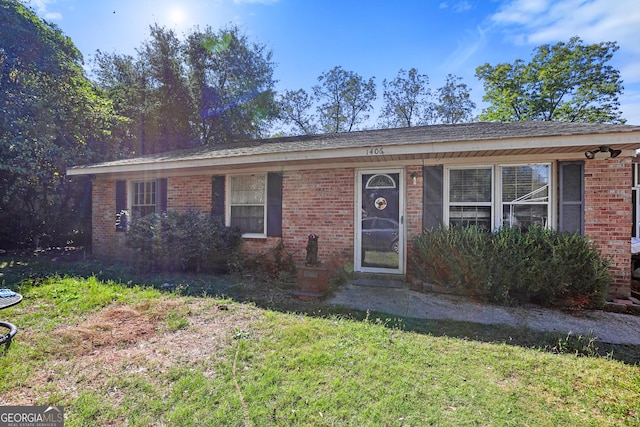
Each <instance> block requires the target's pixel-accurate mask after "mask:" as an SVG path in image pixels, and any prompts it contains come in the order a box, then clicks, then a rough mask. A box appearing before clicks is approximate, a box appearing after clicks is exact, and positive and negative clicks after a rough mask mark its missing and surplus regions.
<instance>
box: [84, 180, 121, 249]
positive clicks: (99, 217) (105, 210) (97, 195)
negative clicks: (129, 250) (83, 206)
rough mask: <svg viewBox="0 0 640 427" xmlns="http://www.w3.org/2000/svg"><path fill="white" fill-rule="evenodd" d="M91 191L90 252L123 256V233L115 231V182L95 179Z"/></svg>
mask: <svg viewBox="0 0 640 427" xmlns="http://www.w3.org/2000/svg"><path fill="white" fill-rule="evenodd" d="M92 192H93V193H92V201H91V203H92V209H91V229H92V232H91V246H92V252H93V254H94V255H97V256H100V257H104V258H118V257H120V258H124V257H125V256H126V255H125V254H124V251H125V246H124V243H125V233H118V232H116V183H115V181H102V180H96V181H94V182H93V189H92ZM119 255H121V256H119Z"/></svg>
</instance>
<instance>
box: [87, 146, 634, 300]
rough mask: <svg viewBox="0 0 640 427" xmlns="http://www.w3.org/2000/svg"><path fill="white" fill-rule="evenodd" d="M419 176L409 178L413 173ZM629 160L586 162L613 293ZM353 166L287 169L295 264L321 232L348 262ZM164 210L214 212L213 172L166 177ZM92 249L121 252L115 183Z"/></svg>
mask: <svg viewBox="0 0 640 427" xmlns="http://www.w3.org/2000/svg"><path fill="white" fill-rule="evenodd" d="M414 173H415V175H416V183H415V184H414V183H413V177H412V174H414ZM631 180H632V170H631V159H630V158H615V159H611V158H605V159H594V160H588V161H586V162H585V204H586V206H587V208H586V212H585V234H586V235H587V236H590V237H591V238H593V240H594V241H595V242H596V243H597V244H598V246H599V248H600V251H601V252H602V254H603V255H604V256H606V257H611V258H612V267H611V271H612V273H613V276H614V283H613V284H612V285H611V287H610V293H611V295H613V296H618V297H628V296H629V295H630V290H631V254H630V248H629V245H630V239H631V224H632V204H631V191H630V189H631ZM354 183H355V169H353V168H347V169H321V170H309V171H293V172H286V173H284V176H283V201H282V223H283V224H282V240H283V242H284V244H285V250H286V252H287V253H291V254H293V256H294V259H295V261H296V262H297V263H302V262H304V258H305V255H306V250H305V248H306V245H307V236H308V235H309V234H310V233H315V234H317V235H318V236H319V245H318V248H319V251H318V258H319V259H320V261H322V262H323V263H325V264H326V265H328V266H330V267H331V268H332V269H338V268H341V267H343V266H344V264H345V263H349V262H353V254H354V227H355V224H354V221H355V219H354V200H355V196H356V195H355V188H354ZM406 196H407V197H406V215H405V224H406V229H407V236H406V242H407V260H408V262H407V264H408V265H407V269H408V270H409V271H408V272H409V274H410V273H411V262H410V260H411V242H412V240H413V238H414V237H415V236H416V235H418V234H420V233H421V232H422V167H421V166H408V167H407V168H406ZM167 208H168V209H176V210H179V211H184V210H187V209H189V208H193V209H198V210H201V211H204V212H208V211H210V209H211V176H204V175H203V176H187V177H170V178H169V179H168V182H167ZM92 228H93V236H92V239H93V252H94V254H96V255H98V256H102V257H118V256H120V257H124V256H126V248H125V244H124V243H125V238H126V234H125V233H118V232H116V231H115V181H103V180H96V181H94V183H93V213H92ZM279 241H280V238H275V237H269V238H267V239H247V240H245V242H244V244H243V250H244V251H245V252H246V253H249V254H258V253H265V252H267V251H270V250H272V249H273V248H275V247H276V245H277V244H278V242H279Z"/></svg>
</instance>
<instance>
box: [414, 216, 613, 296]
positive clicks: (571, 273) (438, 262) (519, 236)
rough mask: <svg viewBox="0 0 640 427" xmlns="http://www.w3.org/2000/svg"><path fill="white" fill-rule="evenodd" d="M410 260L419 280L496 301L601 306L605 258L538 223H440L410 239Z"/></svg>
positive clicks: (581, 240) (589, 246)
mask: <svg viewBox="0 0 640 427" xmlns="http://www.w3.org/2000/svg"><path fill="white" fill-rule="evenodd" d="M413 243H414V246H413V247H414V256H413V259H412V261H413V264H414V266H415V267H416V270H417V271H418V272H420V273H421V274H422V278H423V279H424V280H425V281H428V282H432V283H436V284H439V285H441V286H446V287H448V288H450V289H451V290H454V291H457V292H459V293H463V294H467V295H471V296H474V297H477V298H479V299H482V300H486V301H492V302H497V303H501V304H513V303H522V302H529V301H533V302H536V303H539V304H541V305H550V304H553V303H554V302H557V301H559V300H561V299H565V298H569V299H576V300H581V301H583V302H586V303H587V304H588V305H590V306H596V305H600V304H602V302H603V301H604V296H605V292H606V289H607V286H608V284H609V283H610V281H611V277H610V275H609V271H608V268H609V262H608V261H607V260H603V259H602V257H601V256H600V254H599V252H598V251H597V247H596V246H595V244H593V242H591V241H590V240H589V239H587V238H586V237H584V236H580V235H578V234H568V233H558V232H556V231H554V230H551V229H548V228H543V227H530V228H529V229H527V230H521V229H519V228H515V227H505V228H502V229H500V230H499V231H497V232H496V233H494V234H490V233H488V232H486V231H483V230H480V229H478V228H475V227H470V228H460V227H450V228H445V227H440V228H438V229H435V230H425V231H424V232H423V233H422V235H420V236H417V237H416V238H415V239H414V242H413Z"/></svg>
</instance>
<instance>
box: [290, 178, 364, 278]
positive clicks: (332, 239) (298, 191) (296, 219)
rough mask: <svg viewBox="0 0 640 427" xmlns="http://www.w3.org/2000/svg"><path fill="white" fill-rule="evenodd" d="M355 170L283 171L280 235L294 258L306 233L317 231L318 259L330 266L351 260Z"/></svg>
mask: <svg viewBox="0 0 640 427" xmlns="http://www.w3.org/2000/svg"><path fill="white" fill-rule="evenodd" d="M354 182H355V170H354V169H352V168H349V169H323V170H310V171H299V172H287V173H285V174H284V179H283V183H282V185H283V191H282V196H283V200H282V236H283V240H284V244H285V247H286V248H288V250H289V251H293V252H294V254H295V260H296V262H303V261H304V258H305V256H306V250H305V248H306V246H307V237H308V236H309V234H311V233H315V234H317V235H318V259H319V260H320V261H321V262H323V263H325V264H328V265H329V266H330V267H332V268H340V267H342V266H343V265H344V263H346V262H352V261H353V237H354V200H355V193H354Z"/></svg>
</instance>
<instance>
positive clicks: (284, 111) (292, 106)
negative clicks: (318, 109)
mask: <svg viewBox="0 0 640 427" xmlns="http://www.w3.org/2000/svg"><path fill="white" fill-rule="evenodd" d="M278 103H279V105H280V120H282V122H283V123H285V124H290V125H292V126H293V129H295V130H297V131H299V132H291V133H294V134H299V133H300V132H301V133H302V134H304V135H311V134H314V133H317V131H318V127H317V126H316V123H315V116H314V115H313V114H311V113H310V111H311V108H312V107H313V103H314V100H313V97H312V96H310V95H309V94H308V93H307V92H306V91H305V90H304V89H298V90H296V91H292V90H285V91H284V93H283V94H282V95H280V97H279V100H278Z"/></svg>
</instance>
